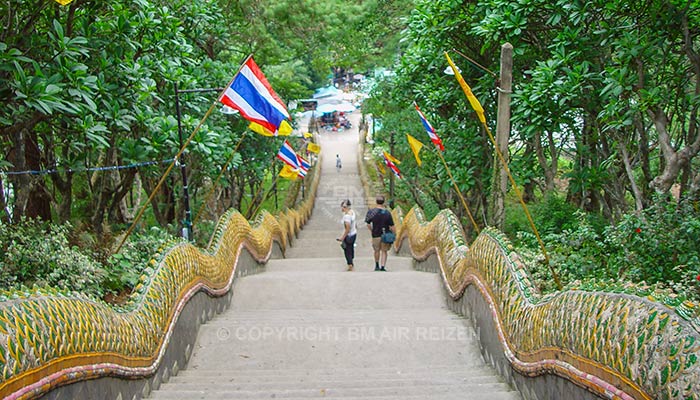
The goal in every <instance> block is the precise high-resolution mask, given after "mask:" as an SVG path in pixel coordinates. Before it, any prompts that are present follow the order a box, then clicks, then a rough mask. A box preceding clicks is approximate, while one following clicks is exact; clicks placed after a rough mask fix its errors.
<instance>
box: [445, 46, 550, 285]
mask: <svg viewBox="0 0 700 400" xmlns="http://www.w3.org/2000/svg"><path fill="white" fill-rule="evenodd" d="M445 57H446V58H447V62H448V64H450V67H451V68H452V71H453V72H454V74H455V77H456V78H457V82H458V83H459V85H460V87H461V88H462V91H463V92H464V95H465V96H466V97H467V100H468V101H469V103H470V104H471V106H472V108H474V111H476V113H477V115H478V117H479V121H480V122H481V125H482V126H483V127H484V130H486V134H487V135H488V137H489V140H491V144H493V147H494V150H496V155H497V156H498V159H499V160H500V162H501V165H503V169H504V170H505V172H506V174H507V175H508V178H509V180H510V184H511V186H513V191H514V192H515V194H516V196H518V200H520V204H521V205H522V207H523V211H525V216H526V217H527V220H528V222H529V223H530V226H531V227H532V231H533V232H534V233H535V237H536V238H537V242H538V243H539V245H540V249H541V250H542V255H544V261H545V263H546V264H547V266H548V267H549V270H550V271H551V272H552V278H554V282H555V283H556V284H557V287H558V288H559V290H561V289H562V288H563V286H562V284H561V281H560V280H559V275H558V274H557V273H556V271H555V270H554V268H553V267H552V265H551V264H550V262H549V255H548V254H547V249H546V248H545V246H544V242H543V241H542V238H541V237H540V233H539V231H538V230H537V227H536V226H535V222H534V221H533V219H532V216H531V215H530V210H528V208H527V205H526V204H525V200H524V199H523V196H522V193H521V192H520V189H518V185H517V184H516V183H515V179H514V178H513V175H512V174H511V173H510V168H508V163H507V162H506V160H505V158H504V157H503V154H501V151H500V150H499V148H498V143H496V139H495V138H494V137H493V134H492V133H491V130H490V129H489V127H488V125H487V124H486V118H485V117H484V109H483V108H482V107H481V103H479V100H478V99H477V98H476V96H474V93H472V91H471V89H470V88H469V85H467V83H466V82H465V81H464V78H462V75H461V74H460V73H459V70H458V69H457V66H456V65H455V64H454V63H453V62H452V59H451V58H450V56H449V55H448V54H447V52H445Z"/></svg>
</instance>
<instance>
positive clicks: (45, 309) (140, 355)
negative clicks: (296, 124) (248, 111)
mask: <svg viewBox="0 0 700 400" xmlns="http://www.w3.org/2000/svg"><path fill="white" fill-rule="evenodd" d="M319 165H320V164H319ZM319 177H320V171H319V168H314V169H313V170H312V171H311V172H310V173H309V175H308V176H307V178H306V179H311V184H310V189H311V190H309V191H308V195H307V196H306V198H305V200H303V201H302V202H301V203H300V205H299V206H298V207H296V208H295V209H290V210H287V211H285V212H282V213H280V214H279V215H277V216H273V215H271V214H269V213H267V212H263V213H261V214H260V215H259V216H258V218H256V219H255V220H254V221H253V222H252V223H249V222H248V221H247V220H246V219H245V218H244V217H243V216H242V215H241V214H240V213H239V212H238V211H235V210H229V211H228V212H226V213H225V214H224V215H223V216H222V217H221V218H220V220H219V222H218V224H217V227H216V229H215V233H214V235H213V236H212V239H211V241H210V244H209V246H208V248H206V249H199V248H197V247H195V246H193V245H191V244H189V243H185V242H177V243H170V244H167V245H165V246H164V247H163V248H162V249H161V251H158V253H157V254H155V255H154V256H153V257H152V258H151V259H150V261H148V264H149V267H148V268H147V269H146V271H145V272H144V274H143V275H142V276H141V278H140V282H139V284H138V285H137V286H136V287H135V288H134V291H133V293H132V295H131V296H130V298H129V300H128V302H127V303H126V304H125V305H124V306H121V307H114V306H111V305H108V304H106V303H104V302H102V301H100V300H96V299H93V298H88V297H86V296H82V295H81V294H78V293H66V292H62V291H59V290H55V289H32V290H28V291H26V292H20V291H12V292H4V293H0V398H5V399H30V398H37V397H40V396H42V395H45V394H47V393H49V396H47V397H60V398H110V397H112V398H129V399H131V398H133V397H136V398H140V397H142V396H143V395H147V394H148V392H149V391H150V389H151V388H154V387H157V386H158V385H159V384H160V382H162V381H166V380H167V379H168V378H169V376H170V375H171V374H174V373H177V370H178V369H179V368H182V367H184V364H185V363H186V359H187V358H188V357H189V355H190V354H191V351H192V348H193V346H194V340H195V339H196V332H197V329H198V327H199V325H200V324H202V323H204V322H206V321H207V320H208V319H210V318H212V317H213V315H214V314H215V313H216V312H221V311H222V310H223V309H225V308H226V307H228V305H229V304H230V299H231V287H232V284H233V281H234V279H235V277H237V276H239V275H242V274H248V273H253V272H256V271H257V270H258V269H259V268H260V264H261V263H265V262H267V260H268V259H269V258H270V257H271V256H272V255H273V253H277V255H278V256H283V255H284V252H285V250H286V249H287V248H288V246H289V244H290V242H291V241H292V240H293V238H294V237H295V235H296V234H297V233H298V232H299V230H300V229H301V227H302V226H303V224H304V223H305V222H306V221H307V220H308V218H309V217H310V215H311V211H312V208H313V203H314V198H315V194H316V189H317V187H318V182H319ZM243 250H246V251H245V252H244V251H243ZM109 377H118V378H127V379H111V380H109ZM100 378H106V379H102V380H100V381H95V380H96V379H100ZM71 384H72V385H71ZM57 388H58V389H57ZM56 389H57V390H56ZM60 390H64V391H65V393H63V395H58V394H56V392H57V391H60Z"/></svg>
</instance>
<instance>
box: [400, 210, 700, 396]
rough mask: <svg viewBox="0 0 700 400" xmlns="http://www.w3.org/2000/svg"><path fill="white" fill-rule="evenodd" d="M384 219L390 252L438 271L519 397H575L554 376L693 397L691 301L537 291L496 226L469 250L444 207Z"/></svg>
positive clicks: (698, 340) (588, 385)
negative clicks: (393, 230)
mask: <svg viewBox="0 0 700 400" xmlns="http://www.w3.org/2000/svg"><path fill="white" fill-rule="evenodd" d="M393 213H394V220H395V221H397V228H398V235H397V241H396V242H395V243H394V246H395V249H396V250H397V251H402V252H410V253H411V255H412V256H413V258H414V259H416V260H417V261H418V263H419V264H421V263H424V264H425V265H423V266H422V268H426V269H430V265H431V264H432V265H433V268H432V269H433V270H435V271H436V272H439V273H440V274H441V276H442V279H443V282H444V285H445V288H446V291H447V293H448V295H449V298H450V300H449V302H450V303H451V305H452V307H453V309H455V311H458V312H461V313H463V314H465V315H467V316H469V318H470V319H471V320H472V321H473V322H474V323H475V324H476V325H477V326H476V329H477V331H479V336H480V340H481V342H482V343H481V345H482V352H483V353H484V355H485V358H486V359H487V360H490V361H491V362H492V363H493V364H494V366H495V367H496V368H497V369H498V370H499V372H501V373H502V374H503V375H505V376H506V377H507V378H508V379H509V380H510V381H511V382H512V383H514V384H515V385H516V386H517V387H518V389H520V390H521V393H523V395H524V396H525V398H566V397H565V396H568V398H577V399H578V398H582V397H579V396H572V395H571V392H568V390H570V389H571V388H568V389H567V388H566V386H567V385H560V384H559V383H555V382H552V381H551V379H550V378H551V377H552V376H558V377H561V378H563V379H564V380H565V381H567V383H573V384H575V387H578V388H584V389H585V390H584V392H587V393H592V394H595V395H597V396H599V397H602V398H611V399H681V398H682V399H700V321H699V320H698V319H697V318H696V317H693V315H696V314H695V312H694V311H695V310H696V307H697V306H696V305H695V304H693V303H690V302H684V303H682V304H679V305H673V304H672V302H668V303H669V304H664V302H663V301H659V300H658V299H655V298H651V297H649V298H643V297H638V296H635V295H631V294H625V293H602V292H585V291H581V290H568V291H564V292H559V293H556V294H550V295H541V294H540V293H539V292H538V290H537V288H536V286H535V285H533V283H532V281H531V280H530V277H529V275H528V272H527V270H526V268H525V265H524V264H523V262H522V261H521V258H520V257H519V255H518V254H517V253H515V252H514V251H513V247H512V245H511V244H510V243H509V242H508V240H507V239H506V238H505V236H504V235H503V234H501V233H500V232H498V231H497V230H495V229H490V228H489V229H485V230H484V231H482V232H481V234H480V235H479V236H478V237H477V238H476V240H475V241H474V242H473V243H472V244H471V245H470V246H468V245H467V242H466V240H465V237H464V233H463V230H462V227H461V225H460V223H459V221H458V219H457V218H456V217H455V215H454V214H453V213H452V212H451V211H449V210H443V211H442V212H440V213H439V214H438V215H437V216H436V217H435V218H434V219H433V220H432V221H426V220H425V218H424V215H423V212H422V210H421V209H420V208H417V207H414V208H412V209H411V210H410V211H408V213H406V214H405V215H403V213H402V211H401V210H400V209H395V210H394V211H393ZM404 242H406V244H407V245H408V248H407V249H406V248H405V247H403V244H404ZM419 267H420V266H419ZM477 314H480V315H477ZM513 371H515V372H516V373H513ZM536 377H539V379H538V378H536ZM543 377H544V378H543ZM547 379H550V380H547ZM569 386H574V385H569Z"/></svg>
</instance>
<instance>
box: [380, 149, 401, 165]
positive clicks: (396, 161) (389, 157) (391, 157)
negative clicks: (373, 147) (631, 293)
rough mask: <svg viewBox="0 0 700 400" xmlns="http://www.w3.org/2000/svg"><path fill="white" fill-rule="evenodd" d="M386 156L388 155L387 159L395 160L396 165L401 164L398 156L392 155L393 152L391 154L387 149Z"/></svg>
mask: <svg viewBox="0 0 700 400" xmlns="http://www.w3.org/2000/svg"><path fill="white" fill-rule="evenodd" d="M384 157H386V159H387V160H389V161H391V162H393V163H394V164H396V165H400V164H401V161H399V160H398V159H397V158H396V157H394V156H392V155H391V154H389V153H388V152H386V151H385V152H384Z"/></svg>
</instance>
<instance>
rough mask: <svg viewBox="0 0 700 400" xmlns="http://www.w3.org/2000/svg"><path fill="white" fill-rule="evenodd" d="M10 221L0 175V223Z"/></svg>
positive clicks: (3, 184)
mask: <svg viewBox="0 0 700 400" xmlns="http://www.w3.org/2000/svg"><path fill="white" fill-rule="evenodd" d="M11 219H12V215H11V214H10V210H9V208H8V204H7V198H6V197H5V183H4V182H3V180H2V175H0V221H2V222H4V223H9V222H10V220H11Z"/></svg>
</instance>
